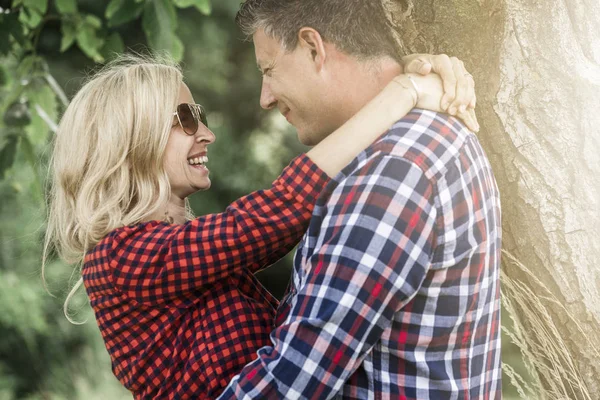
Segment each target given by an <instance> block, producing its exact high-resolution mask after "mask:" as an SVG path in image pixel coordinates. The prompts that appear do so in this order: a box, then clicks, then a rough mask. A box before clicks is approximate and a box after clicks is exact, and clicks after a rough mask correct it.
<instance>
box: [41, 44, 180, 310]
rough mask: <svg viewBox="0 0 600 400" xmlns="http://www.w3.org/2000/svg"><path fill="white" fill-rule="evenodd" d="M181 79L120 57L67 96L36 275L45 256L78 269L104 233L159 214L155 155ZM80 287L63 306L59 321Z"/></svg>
mask: <svg viewBox="0 0 600 400" xmlns="http://www.w3.org/2000/svg"><path fill="white" fill-rule="evenodd" d="M182 79H183V77H182V74H181V70H180V69H179V67H178V66H177V65H176V64H175V63H173V62H172V61H169V60H168V59H166V58H158V57H154V56H152V57H151V56H139V55H135V56H134V55H127V56H121V57H119V58H118V59H116V60H115V61H113V62H111V63H109V64H107V65H106V66H104V67H103V68H102V69H101V70H100V71H98V72H97V73H95V74H94V75H93V76H92V77H91V79H89V80H88V81H87V83H85V85H84V86H83V87H82V88H81V89H80V90H79V92H78V93H77V94H76V95H75V97H74V98H73V100H72V101H71V103H70V104H69V106H68V107H67V109H66V111H65V113H64V115H63V117H62V120H61V121H60V124H59V128H58V132H57V134H56V135H55V138H54V143H53V152H52V159H51V162H50V166H51V172H50V174H51V179H50V181H51V187H50V196H49V207H48V213H49V215H48V226H47V233H46V240H45V245H44V256H43V263H42V276H44V269H45V264H46V261H47V258H48V254H49V252H50V251H51V250H53V251H55V252H56V253H57V254H58V256H59V257H60V258H62V259H63V260H64V261H66V262H68V263H70V264H77V265H78V266H79V269H80V268H81V266H82V264H83V259H84V257H85V254H86V252H88V251H90V250H91V249H93V248H94V247H95V246H96V244H98V242H99V241H100V240H102V238H104V237H105V236H106V235H107V234H108V233H109V232H111V231H113V230H114V229H116V228H119V227H123V226H127V225H131V224H136V223H139V222H142V221H144V220H146V219H149V218H150V217H151V216H152V215H154V214H155V213H157V212H158V211H159V210H161V209H164V207H165V206H166V204H167V202H168V200H169V198H170V195H171V188H170V184H169V179H168V177H167V174H166V172H165V169H164V166H163V155H164V151H165V147H166V144H167V140H168V138H169V133H170V130H171V124H172V121H173V112H174V110H175V108H176V107H177V102H178V98H179V90H180V86H181V83H182ZM78 272H79V271H78ZM44 282H45V281H44ZM81 284H82V279H79V280H78V282H77V283H76V284H75V285H74V287H73V288H72V290H71V292H70V293H69V295H68V297H67V300H66V301H65V306H64V309H65V315H67V318H69V316H68V312H67V310H68V302H69V300H70V299H71V297H72V296H73V294H74V293H75V291H76V290H77V289H78V288H79V287H80V286H81ZM69 319H70V318H69Z"/></svg>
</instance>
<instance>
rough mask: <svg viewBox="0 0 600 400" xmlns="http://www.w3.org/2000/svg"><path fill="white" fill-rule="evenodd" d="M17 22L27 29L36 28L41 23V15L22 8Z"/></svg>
mask: <svg viewBox="0 0 600 400" xmlns="http://www.w3.org/2000/svg"><path fill="white" fill-rule="evenodd" d="M19 21H20V22H21V23H22V24H23V25H25V26H26V27H29V28H37V26H38V25H39V24H40V22H42V14H41V13H40V11H38V10H37V9H34V8H23V9H21V12H20V13H19Z"/></svg>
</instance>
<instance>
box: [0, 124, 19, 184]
mask: <svg viewBox="0 0 600 400" xmlns="http://www.w3.org/2000/svg"><path fill="white" fill-rule="evenodd" d="M18 144H19V137H18V136H16V135H8V136H7V137H3V138H1V139H0V178H3V177H4V173H5V172H6V170H7V169H9V168H10V167H12V165H13V163H14V162H15V154H16V153H17V145H18Z"/></svg>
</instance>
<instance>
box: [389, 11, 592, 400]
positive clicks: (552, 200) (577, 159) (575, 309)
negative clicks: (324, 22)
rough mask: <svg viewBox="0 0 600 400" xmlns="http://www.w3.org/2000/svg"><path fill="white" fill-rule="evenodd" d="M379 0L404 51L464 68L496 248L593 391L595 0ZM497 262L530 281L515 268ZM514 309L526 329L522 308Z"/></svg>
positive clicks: (506, 271) (510, 274) (508, 273)
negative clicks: (485, 160)
mask: <svg viewBox="0 0 600 400" xmlns="http://www.w3.org/2000/svg"><path fill="white" fill-rule="evenodd" d="M383 1H384V3H385V4H386V6H387V9H388V11H389V16H390V20H391V21H392V24H393V25H394V26H395V29H396V32H397V33H398V38H399V40H401V41H402V43H403V45H404V47H405V48H406V50H407V51H409V52H411V53H414V52H427V53H447V54H448V55H451V56H457V57H458V58H460V59H461V60H463V61H465V64H466V66H467V69H468V70H469V71H471V73H472V74H473V76H474V77H475V82H476V85H477V86H476V87H477V96H478V103H477V104H478V106H477V114H478V117H479V121H480V124H481V127H482V128H481V132H480V134H479V138H480V141H481V143H482V145H483V146H484V148H485V150H486V152H487V154H488V157H489V159H490V162H491V163H492V166H493V168H494V173H495V175H496V178H497V181H498V185H499V187H500V192H501V196H502V211H503V248H504V249H505V250H507V251H509V252H510V253H511V254H513V255H514V256H515V257H516V258H517V259H518V260H519V261H520V262H521V263H522V264H524V265H525V266H526V267H527V268H528V269H529V270H530V271H531V272H532V273H533V275H534V276H535V277H537V279H539V280H540V281H541V282H542V283H543V284H544V286H545V287H546V288H548V289H549V291H550V292H551V293H552V294H553V295H554V297H556V299H558V301H559V302H560V303H561V304H562V305H563V306H564V307H565V309H566V312H567V313H565V309H563V308H562V307H553V308H552V307H550V310H549V312H550V316H551V318H552V321H553V323H554V324H555V326H556V328H557V329H558V331H559V332H560V335H561V337H562V339H563V340H564V341H565V343H566V346H567V348H568V351H569V353H570V354H571V356H572V358H573V359H574V361H575V365H576V366H577V367H578V369H579V371H580V372H581V375H582V376H583V380H584V381H585V385H586V386H587V388H588V389H589V391H590V392H591V393H593V394H594V395H598V393H600V359H598V355H597V353H595V352H593V351H590V348H595V349H600V334H599V333H598V332H600V295H599V294H600V293H599V292H600V266H599V260H600V156H599V153H600V3H599V2H598V0H568V1H567V0H540V1H524V0H495V1H492V0H437V1H436V0H420V1H414V0H383ZM503 269H504V273H505V274H506V275H508V276H510V277H511V278H512V279H515V280H517V281H522V282H525V283H526V284H527V285H530V286H531V287H532V288H534V287H535V284H534V283H533V282H532V279H531V277H528V275H527V274H525V273H523V272H522V271H521V270H520V269H519V268H514V267H513V266H512V265H509V264H508V263H506V262H504V264H503ZM535 293H539V291H535ZM540 296H541V295H540ZM567 315H569V316H570V317H572V318H573V319H574V320H575V321H576V322H577V324H578V325H579V326H580V327H581V329H579V328H578V327H577V324H574V323H572V322H569V321H570V320H569V318H567ZM518 317H520V319H521V320H522V324H523V326H524V328H525V329H527V327H528V326H527V320H528V318H529V317H527V316H526V315H521V316H518ZM532 335H533V336H535V334H534V333H533V332H532ZM542 383H543V382H542ZM573 396H575V397H577V395H576V394H574V395H573Z"/></svg>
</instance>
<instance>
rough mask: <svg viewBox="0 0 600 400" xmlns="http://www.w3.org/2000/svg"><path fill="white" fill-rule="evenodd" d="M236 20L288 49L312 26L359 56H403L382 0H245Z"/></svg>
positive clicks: (248, 31) (247, 32)
mask: <svg viewBox="0 0 600 400" xmlns="http://www.w3.org/2000/svg"><path fill="white" fill-rule="evenodd" d="M236 22H237V24H238V25H239V26H240V28H241V29H242V31H243V32H244V34H245V35H247V36H249V37H250V36H252V35H254V33H255V32H256V31H258V30H259V29H264V31H265V33H266V34H267V35H268V36H270V37H273V38H275V39H278V40H279V41H280V42H281V44H282V45H283V47H284V48H285V49H286V50H287V51H291V50H293V49H295V48H296V45H297V44H298V31H299V30H300V29H301V28H303V27H311V28H313V29H315V30H317V31H318V32H319V33H320V34H321V36H322V37H323V40H325V41H327V42H329V43H332V44H334V45H335V46H336V47H337V48H338V49H339V50H341V51H343V52H345V53H347V54H350V55H353V56H355V57H357V58H359V59H373V58H376V57H382V56H389V57H392V58H393V59H395V60H399V59H400V57H401V56H402V54H400V47H399V46H398V44H397V42H396V41H395V39H394V36H393V34H392V27H391V24H390V22H389V20H388V19H387V17H386V14H385V11H384V8H383V4H382V1H381V0H246V1H245V2H244V3H242V4H241V6H240V10H239V11H238V13H237V16H236Z"/></svg>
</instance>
